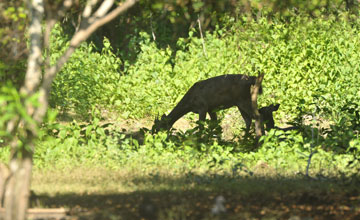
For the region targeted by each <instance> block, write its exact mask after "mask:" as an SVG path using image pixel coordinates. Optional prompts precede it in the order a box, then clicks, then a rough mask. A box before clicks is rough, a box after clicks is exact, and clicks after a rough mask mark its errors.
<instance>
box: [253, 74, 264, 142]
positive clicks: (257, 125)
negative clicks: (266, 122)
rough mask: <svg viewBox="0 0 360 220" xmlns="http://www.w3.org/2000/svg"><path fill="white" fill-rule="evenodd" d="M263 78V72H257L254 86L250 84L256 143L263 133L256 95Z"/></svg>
mask: <svg viewBox="0 0 360 220" xmlns="http://www.w3.org/2000/svg"><path fill="white" fill-rule="evenodd" d="M263 79H264V74H259V76H258V77H257V78H256V82H255V85H254V86H251V91H250V92H251V105H252V109H253V112H254V117H255V134H256V143H258V141H259V139H260V137H261V136H262V135H263V134H264V130H263V126H262V122H261V117H260V113H259V110H258V104H257V97H258V94H259V89H260V87H261V83H262V80H263Z"/></svg>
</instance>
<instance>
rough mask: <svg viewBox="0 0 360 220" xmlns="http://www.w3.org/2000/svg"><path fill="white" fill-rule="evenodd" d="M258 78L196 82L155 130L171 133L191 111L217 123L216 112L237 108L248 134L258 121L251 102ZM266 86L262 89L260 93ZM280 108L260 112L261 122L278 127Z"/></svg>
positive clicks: (224, 77) (228, 77) (157, 122)
mask: <svg viewBox="0 0 360 220" xmlns="http://www.w3.org/2000/svg"><path fill="white" fill-rule="evenodd" d="M256 78H257V77H255V76H246V75H241V74H229V75H221V76H216V77H213V78H209V79H206V80H203V81H199V82H197V83H195V84H194V85H193V86H192V87H191V88H190V89H189V91H187V93H186V94H185V95H184V97H183V98H182V99H181V100H180V102H179V103H178V104H177V105H176V106H175V108H174V109H173V110H172V111H171V112H170V114H169V115H165V114H164V115H163V116H162V117H161V119H160V120H159V119H158V118H156V119H155V121H154V125H153V127H152V131H154V132H158V131H159V130H169V129H170V128H171V127H172V126H173V124H174V123H175V122H176V121H177V120H179V118H181V117H182V116H184V115H185V114H187V113H189V112H194V113H198V114H199V120H200V121H204V120H205V118H206V113H209V115H210V118H211V120H213V121H216V120H217V115H216V111H218V110H221V109H227V108H230V107H233V106H237V107H238V109H239V111H240V113H241V115H242V117H243V118H244V120H245V124H246V133H248V131H249V130H250V126H251V121H252V119H253V118H255V115H254V112H253V109H252V103H251V92H250V90H251V86H252V85H254V84H255V82H256ZM261 93H262V87H260V88H259V94H261ZM278 108H279V105H270V106H268V107H264V108H262V109H260V110H259V113H260V120H263V121H264V122H266V128H267V129H270V128H273V127H274V119H273V117H272V112H273V111H276V110H277V109H278Z"/></svg>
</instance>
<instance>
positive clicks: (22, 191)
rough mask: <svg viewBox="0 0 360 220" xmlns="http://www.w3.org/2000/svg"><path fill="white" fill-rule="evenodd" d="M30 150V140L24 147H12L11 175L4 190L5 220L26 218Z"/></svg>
mask: <svg viewBox="0 0 360 220" xmlns="http://www.w3.org/2000/svg"><path fill="white" fill-rule="evenodd" d="M27 148H30V149H27ZM32 150H33V146H32V143H31V141H30V145H28V147H26V148H25V147H21V148H20V149H19V148H18V149H13V152H12V157H11V159H10V163H9V164H10V172H11V176H10V178H9V180H8V182H7V184H6V191H5V203H4V205H5V220H10V219H11V220H18V219H19V220H23V219H26V210H27V208H28V201H29V196H30V195H29V193H30V180H31V169H32Z"/></svg>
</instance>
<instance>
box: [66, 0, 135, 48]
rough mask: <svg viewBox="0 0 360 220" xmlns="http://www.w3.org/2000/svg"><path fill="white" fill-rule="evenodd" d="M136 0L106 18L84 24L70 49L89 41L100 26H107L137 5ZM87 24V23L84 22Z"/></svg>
mask: <svg viewBox="0 0 360 220" xmlns="http://www.w3.org/2000/svg"><path fill="white" fill-rule="evenodd" d="M135 2H136V0H127V1H126V2H124V3H123V4H121V5H119V6H118V7H117V8H116V9H114V10H113V11H111V12H110V13H109V14H107V15H106V16H105V17H102V18H99V19H97V20H95V21H94V22H93V23H89V24H88V25H86V24H84V25H83V26H82V27H80V30H79V32H77V33H76V34H75V35H74V37H73V38H72V39H71V41H70V47H75V48H76V47H78V46H79V45H80V43H82V42H83V41H84V40H85V39H87V38H88V37H89V36H90V35H91V34H92V33H94V31H95V30H96V29H98V28H99V27H100V26H102V25H104V24H106V23H107V22H109V21H111V20H112V19H114V18H115V17H117V16H118V15H119V14H121V13H123V12H125V11H126V10H128V9H129V8H130V7H132V6H133V5H134V4H135ZM83 22H84V23H85V21H83Z"/></svg>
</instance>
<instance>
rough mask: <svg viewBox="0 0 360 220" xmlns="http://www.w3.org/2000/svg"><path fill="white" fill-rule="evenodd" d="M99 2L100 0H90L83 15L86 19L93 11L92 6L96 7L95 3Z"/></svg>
mask: <svg viewBox="0 0 360 220" xmlns="http://www.w3.org/2000/svg"><path fill="white" fill-rule="evenodd" d="M97 2H98V0H88V2H87V4H86V6H85V9H84V12H83V15H82V16H83V17H84V18H85V19H86V18H89V17H90V15H91V13H92V8H93V7H94V5H96V3H97Z"/></svg>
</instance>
